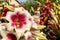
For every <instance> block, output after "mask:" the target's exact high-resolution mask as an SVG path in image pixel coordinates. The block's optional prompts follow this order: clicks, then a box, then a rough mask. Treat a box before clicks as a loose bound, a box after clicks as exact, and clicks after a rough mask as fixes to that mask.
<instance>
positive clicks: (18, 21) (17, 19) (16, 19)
mask: <svg viewBox="0 0 60 40" xmlns="http://www.w3.org/2000/svg"><path fill="white" fill-rule="evenodd" d="M11 20H12V23H13V24H14V25H15V26H16V27H17V28H22V27H23V25H24V24H26V15H25V14H20V13H19V12H17V13H16V14H14V15H12V16H11Z"/></svg>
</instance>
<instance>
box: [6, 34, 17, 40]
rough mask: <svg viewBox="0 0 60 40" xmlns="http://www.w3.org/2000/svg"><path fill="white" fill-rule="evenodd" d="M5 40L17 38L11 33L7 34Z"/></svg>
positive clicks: (15, 39)
mask: <svg viewBox="0 0 60 40" xmlns="http://www.w3.org/2000/svg"><path fill="white" fill-rule="evenodd" d="M7 40H17V37H16V36H15V35H14V34H13V33H8V34H7Z"/></svg>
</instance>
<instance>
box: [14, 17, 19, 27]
mask: <svg viewBox="0 0 60 40" xmlns="http://www.w3.org/2000/svg"><path fill="white" fill-rule="evenodd" d="M14 22H15V24H16V26H17V27H19V25H20V20H19V19H18V18H16V19H15V20H14Z"/></svg>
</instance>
